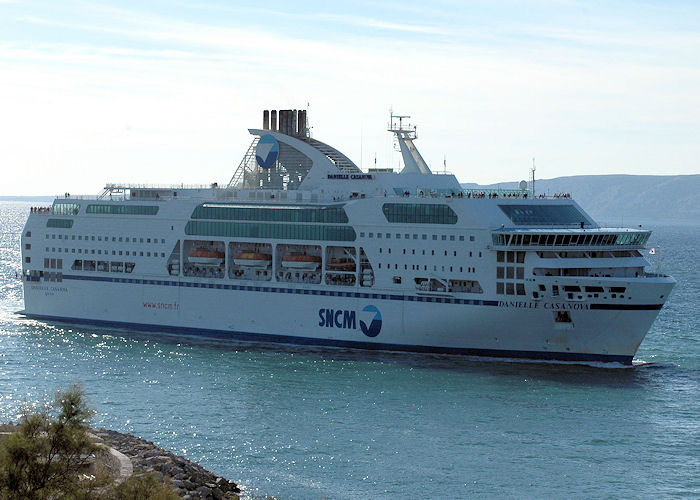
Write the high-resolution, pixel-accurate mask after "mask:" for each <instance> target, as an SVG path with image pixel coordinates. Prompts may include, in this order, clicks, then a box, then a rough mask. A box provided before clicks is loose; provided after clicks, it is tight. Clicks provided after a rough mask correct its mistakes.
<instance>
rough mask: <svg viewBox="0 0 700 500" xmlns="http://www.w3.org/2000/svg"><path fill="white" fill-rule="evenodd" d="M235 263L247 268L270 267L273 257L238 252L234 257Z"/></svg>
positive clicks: (264, 254)
mask: <svg viewBox="0 0 700 500" xmlns="http://www.w3.org/2000/svg"><path fill="white" fill-rule="evenodd" d="M233 263H234V264H236V265H237V266H245V267H270V264H271V263H272V255H269V254H266V253H260V252H238V253H237V254H236V255H234V256H233Z"/></svg>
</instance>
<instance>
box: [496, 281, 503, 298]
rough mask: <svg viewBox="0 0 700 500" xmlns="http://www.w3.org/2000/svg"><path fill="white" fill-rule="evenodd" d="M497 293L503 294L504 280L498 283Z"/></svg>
mask: <svg viewBox="0 0 700 500" xmlns="http://www.w3.org/2000/svg"><path fill="white" fill-rule="evenodd" d="M496 293H497V294H498V295H503V282H502V281H499V282H497V283H496Z"/></svg>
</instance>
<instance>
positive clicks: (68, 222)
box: [46, 219, 73, 238]
mask: <svg viewBox="0 0 700 500" xmlns="http://www.w3.org/2000/svg"><path fill="white" fill-rule="evenodd" d="M46 227H57V228H61V229H70V228H72V227H73V219H49V220H47V221H46ZM52 237H53V238H55V237H56V235H55V234H54V235H52Z"/></svg>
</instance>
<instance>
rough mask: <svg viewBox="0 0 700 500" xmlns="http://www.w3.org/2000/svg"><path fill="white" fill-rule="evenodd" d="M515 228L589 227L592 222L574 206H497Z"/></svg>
mask: <svg viewBox="0 0 700 500" xmlns="http://www.w3.org/2000/svg"><path fill="white" fill-rule="evenodd" d="M498 208H500V209H501V210H502V211H503V213H504V214H505V215H506V216H507V217H508V218H509V219H510V220H511V222H513V224H515V225H516V226H522V225H533V226H557V225H577V226H578V225H579V224H581V222H583V223H584V224H587V225H590V224H592V221H591V220H590V219H589V218H588V216H586V215H585V214H584V213H583V212H581V211H580V210H579V209H578V208H576V207H575V206H574V205H498Z"/></svg>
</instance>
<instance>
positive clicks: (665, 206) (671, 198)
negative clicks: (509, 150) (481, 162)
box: [463, 175, 700, 224]
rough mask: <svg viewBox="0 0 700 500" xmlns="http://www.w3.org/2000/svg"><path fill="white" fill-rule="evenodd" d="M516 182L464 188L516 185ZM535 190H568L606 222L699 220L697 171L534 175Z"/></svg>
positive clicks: (582, 204)
mask: <svg viewBox="0 0 700 500" xmlns="http://www.w3.org/2000/svg"><path fill="white" fill-rule="evenodd" d="M517 184H518V183H517V182H502V183H500V184H491V185H488V186H480V185H478V184H473V183H469V184H463V186H464V187H466V188H476V187H479V188H495V187H501V188H509V189H511V188H516V187H517ZM535 189H536V192H537V193H549V194H554V193H562V192H563V193H571V196H572V197H573V198H574V199H575V200H576V202H578V204H579V205H581V206H582V207H583V208H584V209H585V210H586V211H587V212H588V213H590V214H591V215H592V216H593V217H594V218H596V219H600V221H601V222H603V221H605V222H607V223H620V222H621V221H626V223H628V224H629V223H635V222H636V221H651V220H653V221H670V220H683V221H696V222H698V221H700V175H575V176H571V177H557V178H555V179H542V180H540V179H537V180H536V181H535Z"/></svg>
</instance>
